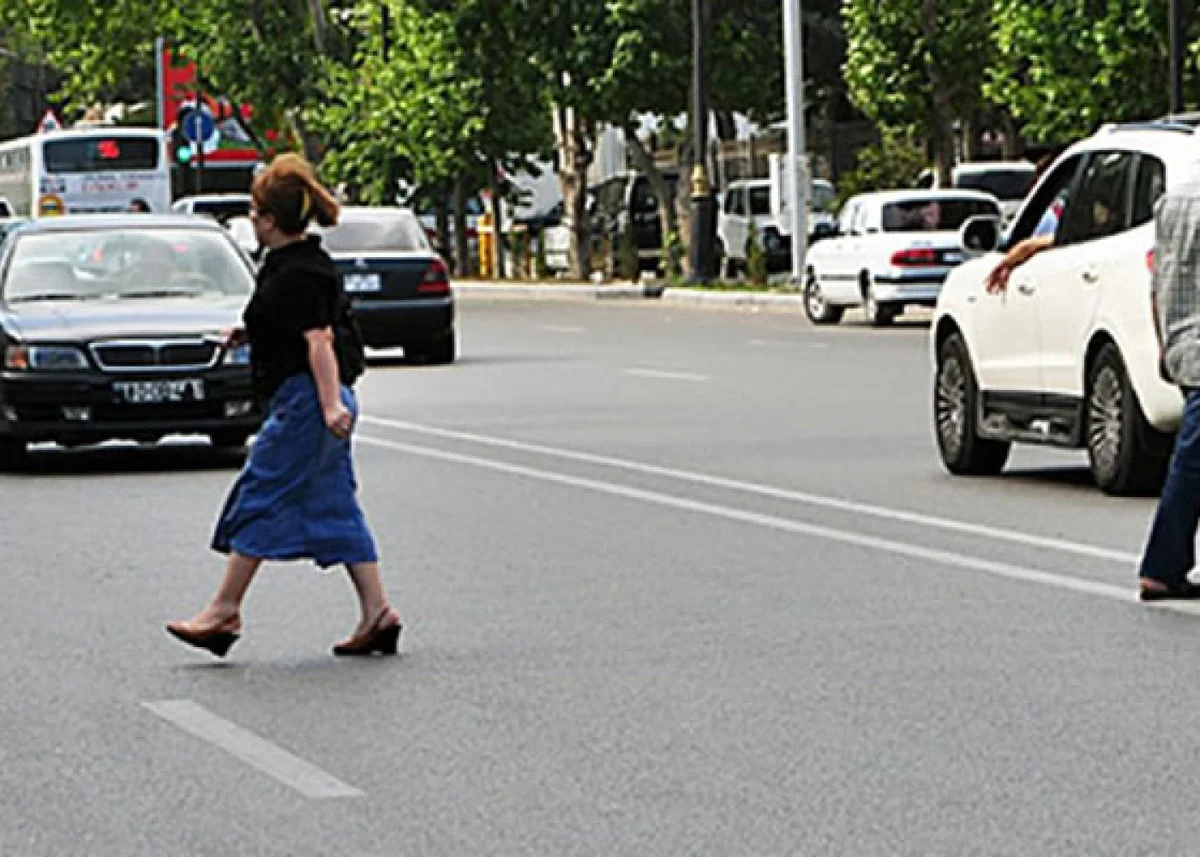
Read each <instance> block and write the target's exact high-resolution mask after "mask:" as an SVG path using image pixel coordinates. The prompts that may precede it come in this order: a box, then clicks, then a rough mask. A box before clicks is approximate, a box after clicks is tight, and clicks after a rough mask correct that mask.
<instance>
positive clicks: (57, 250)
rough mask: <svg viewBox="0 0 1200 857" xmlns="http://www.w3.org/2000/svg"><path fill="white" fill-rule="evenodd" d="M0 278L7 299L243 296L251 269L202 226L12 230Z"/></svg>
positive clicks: (250, 282) (228, 243)
mask: <svg viewBox="0 0 1200 857" xmlns="http://www.w3.org/2000/svg"><path fill="white" fill-rule="evenodd" d="M12 240H13V241H14V242H15V243H14V246H13V250H12V256H11V259H10V261H9V264H8V267H7V270H6V273H5V279H4V282H3V295H4V299H5V300H6V301H9V302H14V303H15V302H20V301H34V300H98V299H136V298H147V297H176V296H178V297H185V296H186V297H192V296H200V295H228V296H230V297H241V296H246V295H249V294H250V292H251V291H252V290H253V288H254V278H253V276H252V275H251V272H250V269H249V268H248V267H247V265H246V263H245V262H244V261H243V260H242V258H241V256H240V255H239V254H238V251H237V249H236V248H235V247H234V246H233V243H232V242H231V241H230V239H229V238H228V237H227V236H226V235H225V234H224V233H221V232H213V231H209V230H207V229H205V230H201V229H186V228H185V229H157V228H149V229H121V230H119V231H118V230H115V229H112V230H110V229H88V230H82V229H81V230H79V231H77V232H71V231H54V232H41V233H35V234H26V235H21V234H17V235H14V236H13V239H12Z"/></svg>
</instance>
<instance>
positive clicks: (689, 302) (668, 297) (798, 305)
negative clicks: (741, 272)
mask: <svg viewBox="0 0 1200 857" xmlns="http://www.w3.org/2000/svg"><path fill="white" fill-rule="evenodd" d="M662 300H663V302H664V303H667V304H673V305H675V306H691V307H704V308H706V309H739V310H756V311H770V312H798V311H801V310H803V309H804V296H803V295H799V294H796V295H781V294H778V293H776V292H714V291H706V290H704V289H665V290H664V291H663V293H662Z"/></svg>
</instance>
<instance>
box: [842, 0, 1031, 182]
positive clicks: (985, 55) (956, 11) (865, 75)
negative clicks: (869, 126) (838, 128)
mask: <svg viewBox="0 0 1200 857" xmlns="http://www.w3.org/2000/svg"><path fill="white" fill-rule="evenodd" d="M993 2H994V0H847V2H846V5H845V10H844V14H845V20H846V29H847V36H848V39H849V47H848V56H847V61H846V69H845V73H846V83H847V88H848V92H849V95H850V98H851V100H852V101H853V102H854V103H855V104H856V105H857V106H858V108H859V109H860V110H862V111H863V112H864V113H865V114H866V115H867V116H869V117H870V118H872V119H874V120H875V121H876V122H877V123H879V124H880V125H882V126H884V127H887V128H893V129H898V130H903V131H906V132H911V133H915V134H918V135H922V136H927V137H931V138H933V139H934V140H935V143H936V145H935V149H936V150H937V155H938V156H939V167H940V168H941V169H942V170H943V172H948V167H949V164H950V163H952V161H953V156H954V153H953V149H952V142H953V140H952V131H951V129H950V125H951V123H952V122H953V121H954V120H955V119H956V118H966V117H970V116H971V115H972V114H973V113H974V112H975V111H976V110H977V109H978V107H979V106H980V104H981V103H982V101H983V83H984V80H985V75H986V71H987V69H988V67H989V64H990V62H991V57H992V33H991V21H992V16H991V12H992V3H993ZM1035 2H1036V0H1035Z"/></svg>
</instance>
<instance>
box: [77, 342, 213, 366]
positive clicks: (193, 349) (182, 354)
mask: <svg viewBox="0 0 1200 857" xmlns="http://www.w3.org/2000/svg"><path fill="white" fill-rule="evenodd" d="M91 351H92V357H93V359H95V361H96V365H97V366H99V367H100V368H101V369H103V370H104V371H106V372H179V371H184V372H194V371H197V370H201V369H211V368H212V367H213V366H215V365H216V364H217V360H218V359H219V358H220V348H219V347H218V346H217V344H216V343H215V342H212V341H210V340H205V339H163V340H152V339H144V340H126V341H121V342H113V341H109V342H97V343H93V344H92V346H91Z"/></svg>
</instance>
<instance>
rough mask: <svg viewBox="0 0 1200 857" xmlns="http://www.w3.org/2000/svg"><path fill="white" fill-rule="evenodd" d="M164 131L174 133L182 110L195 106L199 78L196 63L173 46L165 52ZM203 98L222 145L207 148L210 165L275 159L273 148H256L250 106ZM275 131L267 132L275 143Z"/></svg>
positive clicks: (206, 160)
mask: <svg viewBox="0 0 1200 857" xmlns="http://www.w3.org/2000/svg"><path fill="white" fill-rule="evenodd" d="M162 69H163V75H162V80H163V92H162V98H163V129H164V130H168V131H169V130H172V129H173V128H174V127H175V123H176V121H177V120H178V118H179V113H180V110H181V109H182V108H183V107H185V106H187V105H193V104H195V103H196V95H197V90H198V89H199V88H200V86H201V83H200V81H199V79H198V75H197V70H196V63H195V62H194V61H192V60H189V59H188V58H187V57H186V56H184V55H183V54H182V53H181V52H179V51H175V50H172V49H171V48H170V47H166V48H164V49H163V55H162ZM200 98H201V100H202V102H203V103H204V105H205V106H207V107H208V109H209V111H210V112H211V113H212V115H213V117H214V118H215V119H216V125H217V131H218V132H219V142H218V143H217V146H216V147H215V148H213V149H211V150H210V149H209V148H208V147H205V152H204V160H205V162H206V163H208V164H228V165H238V166H249V165H251V164H255V163H257V162H259V161H260V160H262V159H263V158H264V157H266V158H268V159H269V158H270V157H272V156H274V154H275V152H274V147H272V146H268V147H267V148H266V151H265V152H264V151H260V150H259V147H258V146H257V145H256V143H257V141H256V140H255V138H254V135H253V132H252V131H251V130H250V120H251V118H252V117H253V115H254V111H253V109H252V108H251V106H250V105H249V104H239V105H234V104H233V103H232V102H230V100H229V99H228V98H224V97H214V96H212V95H210V94H209V93H207V92H200ZM274 136H275V135H274V132H273V131H267V133H266V137H267V140H268V141H269V142H274V139H273V138H274Z"/></svg>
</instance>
